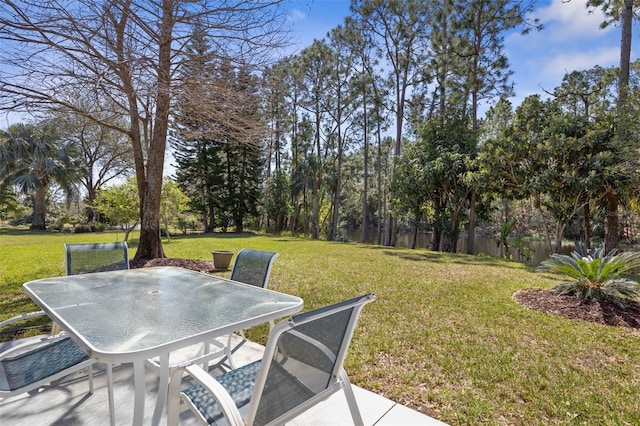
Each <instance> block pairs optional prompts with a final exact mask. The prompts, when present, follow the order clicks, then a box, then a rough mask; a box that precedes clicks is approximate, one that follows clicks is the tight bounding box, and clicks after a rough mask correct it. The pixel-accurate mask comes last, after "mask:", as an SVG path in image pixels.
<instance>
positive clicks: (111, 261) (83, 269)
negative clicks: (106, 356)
mask: <svg viewBox="0 0 640 426" xmlns="http://www.w3.org/2000/svg"><path fill="white" fill-rule="evenodd" d="M64 252H65V263H66V266H67V275H80V274H90V273H94V272H104V271H117V270H122V269H129V247H128V245H127V243H126V241H120V242H115V243H80V244H65V245H64ZM56 328H57V326H56V325H55V324H54V325H53V329H54V330H55V329H56ZM105 366H106V372H107V389H108V390H107V392H108V396H109V416H110V419H111V424H112V425H113V424H114V419H115V405H114V404H115V403H114V399H113V365H111V364H105Z"/></svg>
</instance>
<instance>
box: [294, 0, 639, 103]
mask: <svg viewBox="0 0 640 426" xmlns="http://www.w3.org/2000/svg"><path fill="white" fill-rule="evenodd" d="M288 3H289V8H290V14H289V16H290V19H291V21H292V22H293V30H294V39H295V40H297V41H298V45H299V46H300V47H301V48H304V47H306V46H308V45H310V44H311V43H312V42H313V39H314V38H316V39H322V38H323V37H325V35H326V33H327V32H328V31H329V30H331V29H332V28H334V27H335V26H337V25H339V24H341V23H342V22H343V19H344V17H345V16H347V15H348V14H349V4H350V2H349V0H288ZM585 4H586V0H571V1H568V2H567V1H566V0H542V1H539V2H538V5H537V7H536V10H535V11H534V13H533V15H534V17H536V18H538V19H539V21H540V23H542V24H543V25H544V29H543V30H542V31H540V32H535V33H534V32H531V33H529V34H528V35H526V36H522V35H520V33H519V32H517V33H512V34H508V35H506V36H505V49H506V51H507V56H508V58H509V63H510V65H511V69H512V70H513V71H514V74H513V76H512V79H513V81H514V83H515V92H516V95H515V96H514V97H513V98H512V99H511V101H512V103H513V104H514V106H517V105H519V104H520V102H521V101H522V99H524V98H525V97H527V96H528V95H530V94H534V93H539V94H541V95H543V96H546V95H545V94H544V90H547V91H552V90H553V89H554V88H555V87H557V86H558V85H559V84H560V83H561V81H562V77H563V76H564V74H565V72H571V71H574V70H584V69H590V68H593V67H594V66H596V65H600V66H601V67H610V66H617V65H618V64H619V60H620V28H619V26H610V27H608V28H607V29H604V30H603V29H600V23H601V22H602V21H603V20H604V19H603V15H602V13H601V12H600V11H599V10H597V11H595V12H594V13H591V14H590V13H589V12H588V11H587V8H586V6H585ZM633 31H634V32H633V41H632V54H631V60H632V61H633V60H636V59H638V52H640V49H639V47H640V46H638V44H639V43H640V36H639V33H638V31H640V27H639V26H638V25H637V24H636V25H635V26H634V30H633Z"/></svg>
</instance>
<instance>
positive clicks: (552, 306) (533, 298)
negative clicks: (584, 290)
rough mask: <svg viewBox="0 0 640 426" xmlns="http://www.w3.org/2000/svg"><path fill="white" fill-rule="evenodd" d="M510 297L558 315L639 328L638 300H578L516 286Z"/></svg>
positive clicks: (547, 291) (572, 297)
mask: <svg viewBox="0 0 640 426" xmlns="http://www.w3.org/2000/svg"><path fill="white" fill-rule="evenodd" d="M513 298H514V299H515V300H516V301H518V302H519V303H520V304H522V305H523V306H526V307H527V308H529V309H533V310H536V311H542V312H548V313H550V314H555V315H561V316H563V317H565V318H569V319H575V320H579V321H590V322H597V323H600V324H606V325H612V326H617V327H629V328H640V303H638V302H629V303H627V306H626V307H625V308H621V307H620V306H618V305H617V304H615V303H613V302H610V301H607V302H594V303H581V302H580V301H579V300H577V299H576V298H575V297H574V296H570V295H563V296H560V295H557V294H554V293H552V292H551V291H550V290H520V291H517V292H515V293H514V294H513Z"/></svg>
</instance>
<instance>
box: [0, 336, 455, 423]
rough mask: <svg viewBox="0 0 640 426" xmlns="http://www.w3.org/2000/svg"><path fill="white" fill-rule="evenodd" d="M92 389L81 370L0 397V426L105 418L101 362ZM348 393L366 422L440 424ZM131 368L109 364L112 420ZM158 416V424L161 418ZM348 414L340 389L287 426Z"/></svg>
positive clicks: (258, 349)
mask: <svg viewBox="0 0 640 426" xmlns="http://www.w3.org/2000/svg"><path fill="white" fill-rule="evenodd" d="M263 349H264V348H263V347H262V346H261V345H258V344H256V343H253V342H246V343H245V344H244V345H242V346H241V348H240V349H239V350H238V352H237V353H236V355H235V357H234V360H235V361H236V363H237V364H238V365H242V364H245V363H248V362H251V361H254V360H256V359H260V358H261V357H262V351H263ZM94 370H96V373H95V379H94V381H95V383H94V387H95V389H94V393H93V395H90V394H89V393H88V390H89V385H88V382H87V379H86V375H84V374H83V373H77V374H74V375H72V376H69V377H67V378H64V379H62V380H61V381H59V382H57V383H54V384H52V385H51V386H47V387H46V388H43V389H41V390H40V391H38V392H35V391H34V392H31V393H27V394H22V395H18V396H15V397H12V398H8V399H5V400H0V425H2V426H24V425H38V426H45V425H51V426H54V425H55V426H63V425H64V426H84V425H87V426H94V425H108V424H109V408H108V402H107V401H108V398H107V380H106V374H105V371H104V369H103V368H101V366H100V365H99V364H98V365H96V366H95V367H94ZM157 384H158V379H157V375H156V374H155V373H154V372H152V371H148V372H147V397H146V400H145V422H147V424H148V423H150V421H151V420H150V419H151V415H152V413H153V409H154V404H155V395H156V394H157V390H158V388H157ZM354 393H355V396H356V399H357V401H358V406H359V408H360V412H361V413H362V417H363V420H364V424H365V425H367V426H373V425H376V426H412V425H416V426H418V425H426V426H442V425H445V423H442V422H439V421H438V420H435V419H433V418H431V417H429V416H426V415H424V414H421V413H419V412H417V411H415V410H411V409H409V408H407V407H404V406H402V405H399V404H397V403H395V402H393V401H391V400H389V399H387V398H384V397H382V396H380V395H376V394H375V393H373V392H370V391H368V390H365V389H362V388H360V387H357V386H356V387H354ZM133 395H134V389H133V369H132V368H131V365H130V364H123V365H121V366H117V367H115V368H114V399H115V406H116V424H117V425H130V424H131V419H132V413H133ZM165 421H166V416H163V418H162V420H161V424H165ZM196 424H199V423H198V422H197V420H196V419H195V417H193V416H192V415H191V413H190V412H188V411H187V412H184V413H182V415H181V425H196ZM349 424H352V422H351V415H350V413H349V408H348V405H347V401H346V398H345V397H344V394H343V393H342V392H339V393H337V394H334V395H333V396H331V397H330V398H329V399H327V400H326V401H324V402H322V403H321V404H319V405H317V406H315V407H313V408H311V409H310V410H308V411H307V412H305V413H304V414H302V415H301V416H299V417H298V418H296V419H295V420H293V421H291V422H289V423H288V425H289V426H341V425H349Z"/></svg>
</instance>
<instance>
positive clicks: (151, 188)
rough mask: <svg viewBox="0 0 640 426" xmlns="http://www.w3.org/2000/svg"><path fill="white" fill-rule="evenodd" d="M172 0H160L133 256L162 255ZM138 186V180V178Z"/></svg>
mask: <svg viewBox="0 0 640 426" xmlns="http://www.w3.org/2000/svg"><path fill="white" fill-rule="evenodd" d="M173 7H174V1H172V0H163V2H162V23H161V28H160V43H159V50H158V88H157V94H156V100H157V102H156V116H155V121H154V123H153V134H152V136H151V146H150V147H149V149H148V153H147V167H146V171H147V173H146V175H147V176H146V177H147V179H146V181H145V182H144V183H143V186H144V192H143V193H144V196H143V197H142V200H141V203H140V205H141V207H142V217H141V221H140V223H141V226H140V244H139V245H138V251H136V255H135V260H139V259H155V258H161V257H165V256H164V251H163V249H162V240H161V238H160V197H161V193H162V173H163V171H164V154H165V152H166V145H167V131H168V128H169V106H170V102H171V96H170V95H171V93H170V92H171V74H170V73H171V41H172V33H173V25H174V19H173ZM138 186H140V182H138Z"/></svg>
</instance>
